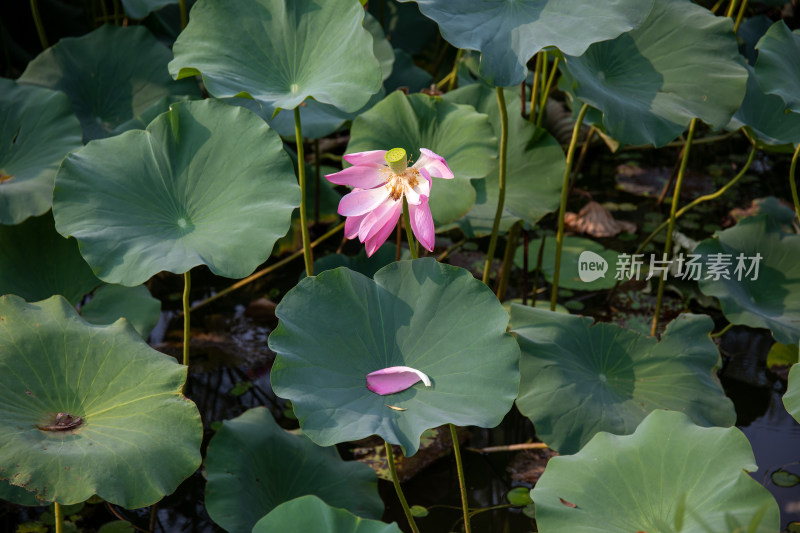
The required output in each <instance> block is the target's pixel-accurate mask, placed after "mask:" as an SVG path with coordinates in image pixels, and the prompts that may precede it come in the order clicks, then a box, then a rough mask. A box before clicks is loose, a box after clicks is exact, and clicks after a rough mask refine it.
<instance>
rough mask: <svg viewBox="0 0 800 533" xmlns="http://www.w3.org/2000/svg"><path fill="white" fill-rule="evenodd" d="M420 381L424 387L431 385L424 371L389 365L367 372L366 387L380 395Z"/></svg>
mask: <svg viewBox="0 0 800 533" xmlns="http://www.w3.org/2000/svg"><path fill="white" fill-rule="evenodd" d="M420 381H421V382H422V383H423V384H425V386H426V387H430V386H431V380H430V378H429V377H428V376H427V375H426V374H425V373H424V372H421V371H419V370H417V369H416V368H411V367H410V366H391V367H389V368H384V369H381V370H376V371H375V372H370V373H369V374H367V388H368V389H369V390H371V391H372V392H374V393H375V394H380V395H381V396H386V395H387V394H395V393H397V392H402V391H404V390H406V389H408V388H409V387H411V386H412V385H414V384H415V383H418V382H420Z"/></svg>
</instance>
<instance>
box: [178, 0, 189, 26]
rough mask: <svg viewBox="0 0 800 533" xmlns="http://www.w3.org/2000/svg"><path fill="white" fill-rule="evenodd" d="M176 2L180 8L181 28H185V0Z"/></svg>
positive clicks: (186, 18)
mask: <svg viewBox="0 0 800 533" xmlns="http://www.w3.org/2000/svg"><path fill="white" fill-rule="evenodd" d="M178 4H179V5H180V9H181V29H182V30H183V29H185V28H186V25H187V24H188V23H189V13H188V12H187V11H186V0H179V2H178Z"/></svg>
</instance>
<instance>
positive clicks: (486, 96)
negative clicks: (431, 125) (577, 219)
mask: <svg viewBox="0 0 800 533" xmlns="http://www.w3.org/2000/svg"><path fill="white" fill-rule="evenodd" d="M444 98H445V100H448V101H450V102H454V103H456V104H467V105H472V106H474V107H475V109H477V110H478V111H479V112H481V113H486V114H487V115H489V122H491V123H492V127H494V132H495V136H496V137H497V138H500V133H501V132H500V110H499V108H498V105H497V93H496V91H495V90H494V89H492V88H491V87H488V86H487V85H485V84H482V83H481V84H478V83H476V84H473V85H469V86H467V87H464V88H462V89H458V90H456V91H453V92H450V93H447V94H446V95H445V96H444ZM505 99H506V107H507V111H508V143H509V144H508V156H507V163H506V168H507V169H508V170H507V171H506V199H505V203H504V205H503V214H502V218H501V219H500V229H501V230H503V231H506V230H508V228H510V227H511V225H512V224H514V223H515V222H516V221H518V220H522V221H524V222H525V223H527V224H530V225H534V224H536V223H537V222H538V221H539V219H541V218H542V217H543V216H545V215H546V214H548V213H550V212H552V211H555V210H557V209H558V204H559V201H560V198H561V178H562V175H563V174H564V151H563V150H562V149H561V145H560V144H558V141H556V140H555V139H554V138H553V137H552V136H551V135H550V134H549V133H547V132H546V131H545V130H543V129H541V128H537V127H536V126H534V125H533V124H531V123H530V122H528V121H527V120H525V119H524V118H523V117H522V116H521V115H520V113H519V107H520V105H519V91H505ZM499 176H500V169H499V167H495V169H494V170H493V171H492V173H491V174H489V176H487V177H486V179H484V180H476V181H474V182H472V186H473V187H474V188H475V190H476V192H477V199H476V201H475V205H474V206H473V207H472V209H470V211H469V213H467V215H466V216H465V217H464V218H462V219H461V221H460V222H459V224H460V225H461V227H462V229H464V232H465V233H466V234H467V235H468V236H473V235H489V234H490V233H491V232H492V226H493V224H494V217H495V213H496V211H497V200H498V198H499V193H500V188H499V185H498V180H499Z"/></svg>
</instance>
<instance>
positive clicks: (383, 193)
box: [339, 187, 389, 217]
mask: <svg viewBox="0 0 800 533" xmlns="http://www.w3.org/2000/svg"><path fill="white" fill-rule="evenodd" d="M387 198H389V189H387V188H386V187H376V188H374V189H366V190H361V189H356V190H354V191H351V192H350V193H349V194H346V195H345V196H344V197H343V198H342V199H341V200H340V201H339V214H340V215H343V216H346V217H352V216H358V215H363V214H364V213H369V212H370V211H372V210H373V209H375V208H376V207H378V206H379V205H381V204H382V203H383V202H385V201H386V199H387Z"/></svg>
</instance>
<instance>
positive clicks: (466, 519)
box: [448, 424, 470, 533]
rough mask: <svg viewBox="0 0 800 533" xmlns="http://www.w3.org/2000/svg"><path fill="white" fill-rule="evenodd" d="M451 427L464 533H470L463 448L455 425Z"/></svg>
mask: <svg viewBox="0 0 800 533" xmlns="http://www.w3.org/2000/svg"><path fill="white" fill-rule="evenodd" d="M448 425H449V426H450V438H451V439H452V440H453V454H454V455H455V456H456V471H457V472H458V487H459V489H460V490H461V509H462V510H463V512H464V533H470V524H469V501H468V500H467V482H466V480H465V479H464V464H463V463H462V462H461V447H460V446H459V444H458V432H457V431H456V427H455V426H454V425H453V424H448Z"/></svg>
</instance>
